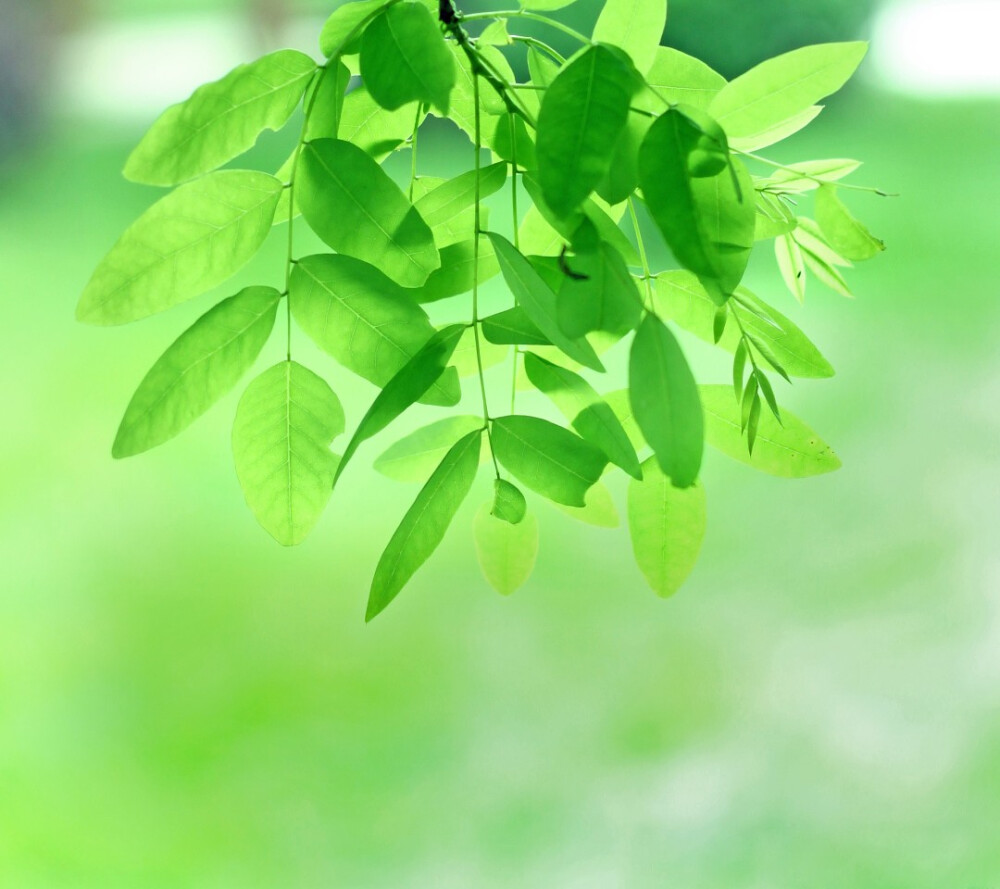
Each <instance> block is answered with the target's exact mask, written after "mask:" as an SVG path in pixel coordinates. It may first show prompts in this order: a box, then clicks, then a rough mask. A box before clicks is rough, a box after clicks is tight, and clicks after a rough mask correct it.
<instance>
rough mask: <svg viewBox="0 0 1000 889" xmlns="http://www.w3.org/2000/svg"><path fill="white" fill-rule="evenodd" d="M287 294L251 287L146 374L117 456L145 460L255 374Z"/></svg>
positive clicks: (222, 305) (211, 314)
mask: <svg viewBox="0 0 1000 889" xmlns="http://www.w3.org/2000/svg"><path fill="white" fill-rule="evenodd" d="M280 300H281V294H280V293H278V291H277V290H275V289H274V288H273V287H248V288H246V289H245V290H242V291H240V293H238V294H237V295H236V296H232V297H230V298H229V299H226V300H223V301H222V302H221V303H219V304H218V305H217V306H215V308H213V309H210V310H209V311H208V312H206V313H205V314H204V315H202V316H201V317H200V318H199V319H198V320H197V321H196V322H195V323H194V324H193V325H192V326H191V327H189V328H188V329H187V330H186V331H185V332H184V333H182V334H181V335H180V337H179V338H178V339H177V340H176V341H175V342H174V343H173V345H171V346H170V348H169V349H167V351H166V352H164V353H163V355H162V356H161V357H160V358H159V360H158V361H157V362H156V364H154V365H153V367H152V368H151V369H150V371H149V373H147V374H146V376H145V378H144V379H143V381H142V383H140V384H139V388H138V389H137V390H136V393H135V395H133V396H132V400H131V401H130V402H129V406H128V409H127V410H126V411H125V416H124V417H123V418H122V422H121V425H120V426H119V427H118V435H117V437H116V438H115V443H114V447H113V448H112V451H111V453H112V455H113V456H114V457H115V458H116V459H120V458H122V457H131V456H133V455H135V454H141V453H142V452H143V451H148V450H149V449H150V448H154V447H156V446H157V445H160V444H163V442H165V441H168V440H169V439H171V438H173V437H174V436H175V435H177V434H178V433H179V432H181V431H183V430H184V429H186V428H187V427H188V426H190V425H191V423H193V422H194V421H195V420H196V419H197V418H198V417H200V416H201V415H202V414H203V413H205V411H207V410H208V409H209V408H210V407H211V406H212V405H213V404H215V402H216V401H218V400H219V399H220V398H222V396H223V395H225V394H226V393H227V392H229V391H230V390H231V389H232V388H233V386H235V385H236V383H237V382H238V381H239V379H240V377H242V376H243V374H244V373H246V371H247V370H249V369H250V367H251V365H252V364H253V363H254V361H256V360H257V356H258V355H260V352H261V349H263V348H264V344H265V343H266V342H267V339H268V337H269V336H270V335H271V330H272V329H273V327H274V318H275V314H276V313H277V311H278V302H279V301H280Z"/></svg>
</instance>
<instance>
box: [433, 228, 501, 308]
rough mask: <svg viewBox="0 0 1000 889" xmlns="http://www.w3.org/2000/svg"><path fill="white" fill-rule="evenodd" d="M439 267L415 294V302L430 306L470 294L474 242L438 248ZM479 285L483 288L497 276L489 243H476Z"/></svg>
mask: <svg viewBox="0 0 1000 889" xmlns="http://www.w3.org/2000/svg"><path fill="white" fill-rule="evenodd" d="M440 252H441V267H440V268H437V269H434V271H433V272H431V274H430V276H429V277H428V278H427V280H426V281H425V282H424V286H423V287H421V288H420V289H419V290H418V291H417V294H416V296H417V299H418V300H419V301H420V302H422V303H432V302H437V301H438V300H442V299H448V298H449V297H452V296H458V295H459V294H462V293H468V292H469V291H470V290H472V285H473V283H474V282H475V281H476V269H477V265H476V256H475V242H474V241H472V240H468V241H460V242H459V243H457V244H449V245H448V246H447V247H442V248H441V251H440ZM478 271H479V277H478V280H479V283H480V284H483V283H485V282H486V281H489V280H490V279H491V278H493V277H495V276H496V275H497V274H499V272H500V264H499V263H498V262H497V258H496V255H495V254H494V253H493V247H492V246H491V245H490V243H489V241H486V240H482V239H480V243H479V264H478Z"/></svg>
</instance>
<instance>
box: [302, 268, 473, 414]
mask: <svg viewBox="0 0 1000 889" xmlns="http://www.w3.org/2000/svg"><path fill="white" fill-rule="evenodd" d="M290 289H291V292H290V296H289V299H291V303H292V313H293V314H294V315H295V320H296V321H297V322H298V323H299V325H301V327H302V329H303V330H304V331H305V332H306V333H308V334H309V336H310V337H312V339H313V340H314V341H315V342H316V344H317V345H318V346H320V348H322V349H323V350H324V351H325V352H327V353H329V354H330V355H332V356H333V357H334V358H336V359H337V361H339V362H340V363H341V364H342V365H343V366H344V367H346V368H348V369H349V370H351V371H353V372H354V373H356V374H358V375H359V376H361V377H364V378H365V379H366V380H369V381H370V382H372V383H374V384H375V385H376V386H384V385H385V384H386V383H388V382H389V380H390V379H392V377H393V376H395V374H396V373H397V372H398V371H399V370H400V368H402V367H403V366H404V365H405V364H406V363H407V362H408V361H409V360H410V359H411V358H412V357H413V356H414V355H416V354H417V352H418V351H419V350H420V349H421V348H422V347H423V345H424V344H425V343H426V342H427V341H428V340H429V339H430V338H431V336H432V335H433V334H434V328H433V327H432V326H431V323H430V320H429V319H428V317H427V313H426V312H424V310H423V309H421V308H420V306H419V305H417V303H416V301H415V300H414V299H413V295H412V294H411V293H410V292H409V291H407V290H405V289H404V288H402V287H400V286H399V285H398V284H396V283H394V282H393V281H391V280H389V278H387V277H386V276H385V275H383V274H382V272H380V271H379V270H378V269H377V268H375V267H374V266H372V265H369V264H368V263H365V262H362V261H361V260H359V259H354V258H353V257H351V256H343V255H329V254H324V255H319V256H307V257H305V258H304V259H301V260H299V262H297V263H296V265H295V268H294V270H293V271H292V278H291V288H290ZM459 394H460V390H459V387H458V379H457V377H456V375H455V374H454V372H452V373H449V374H448V375H447V376H446V377H444V378H442V379H441V380H439V381H438V382H436V383H435V384H434V385H433V386H432V387H431V388H430V390H429V391H428V392H427V396H426V400H427V401H428V402H429V403H432V404H442V405H451V404H457V402H458V399H459Z"/></svg>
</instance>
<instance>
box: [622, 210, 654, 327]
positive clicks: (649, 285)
mask: <svg viewBox="0 0 1000 889" xmlns="http://www.w3.org/2000/svg"><path fill="white" fill-rule="evenodd" d="M628 213H629V216H630V217H631V218H632V229H633V230H634V231H635V243H636V246H637V247H638V248H639V260H640V262H642V279H643V280H644V281H645V282H646V311H647V312H650V313H651V314H652V313H653V274H652V272H651V271H650V270H649V257H648V256H647V255H646V243H645V241H643V239H642V229H641V228H640V227H639V217H638V215H637V214H636V212H635V201H634V199H633V198H631V197H630V198H629V199H628Z"/></svg>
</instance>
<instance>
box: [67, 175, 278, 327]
mask: <svg viewBox="0 0 1000 889" xmlns="http://www.w3.org/2000/svg"><path fill="white" fill-rule="evenodd" d="M281 190H282V184H281V182H280V181H279V180H278V179H276V178H275V177H274V176H268V175H267V174H266V173H255V172H250V171H244V170H223V171H221V172H219V173H210V174H209V175H207V176H203V177H202V178H201V179H197V180H195V181H194V182H189V183H188V184H187V185H182V186H181V187H180V188H178V189H177V190H176V191H174V192H171V193H170V194H168V195H167V196H166V197H165V198H161V199H160V200H159V201H157V203H155V204H153V206H152V207H150V208H149V209H148V210H147V211H146V212H145V213H143V215H142V216H140V217H139V219H138V220H137V221H136V222H135V223H133V224H132V225H131V226H130V227H129V228H128V229H127V230H126V232H125V234H123V235H122V236H121V238H120V239H119V241H118V243H117V244H115V246H114V247H112V248H111V251H110V252H109V253H108V255H107V256H105V257H104V259H103V260H102V261H101V263H100V265H98V267H97V269H96V270H95V272H94V274H93V276H92V277H91V279H90V283H89V284H87V287H86V289H85V290H84V292H83V295H82V296H81V297H80V303H79V305H78V306H77V310H76V317H77V318H78V319H79V320H80V321H85V322H87V323H88V324H101V325H112V324H126V323H128V322H129V321H136V320H138V319H140V318H145V317H147V316H148V315H154V314H156V313H157V312H162V311H163V310H165V309H169V308H170V307H171V306H175V305H177V304H178V303H181V302H184V301H185V300H188V299H191V298H192V297H195V296H199V295H200V294H202V293H204V292H205V291H206V290H211V289H212V288H213V287H215V286H216V285H218V284H221V283H222V282H223V281H225V280H226V279H227V278H229V277H231V276H232V275H234V274H236V272H238V271H239V270H240V269H241V268H243V266H244V265H246V264H247V263H248V262H249V261H250V259H251V258H252V257H253V255H254V254H255V253H256V252H257V250H258V249H260V246H261V244H263V243H264V239H265V238H266V237H267V235H268V233H269V232H270V231H271V222H272V220H273V219H274V209H275V207H276V206H277V204H278V197H279V195H280V194H281Z"/></svg>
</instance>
